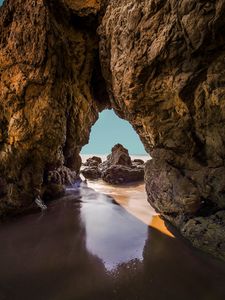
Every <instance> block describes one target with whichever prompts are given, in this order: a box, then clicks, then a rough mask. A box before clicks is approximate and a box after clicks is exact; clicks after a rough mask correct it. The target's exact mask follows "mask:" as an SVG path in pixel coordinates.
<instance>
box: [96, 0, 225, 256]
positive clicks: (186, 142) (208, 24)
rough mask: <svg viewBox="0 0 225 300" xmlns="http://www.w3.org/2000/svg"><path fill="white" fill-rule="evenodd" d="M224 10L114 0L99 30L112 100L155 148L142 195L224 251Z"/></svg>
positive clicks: (221, 6)
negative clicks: (145, 192)
mask: <svg viewBox="0 0 225 300" xmlns="http://www.w3.org/2000/svg"><path fill="white" fill-rule="evenodd" d="M224 17H225V1H224V0H217V1H192V0H191V1H190V0H188V1H187V0H182V1H176V0H162V1H158V0H142V1H136V0H125V1H119V0H111V1H110V3H109V5H108V6H107V10H106V13H105V16H104V18H103V21H102V24H101V26H100V27H99V30H98V32H99V34H100V57H101V62H102V68H103V74H104V77H105V79H106V82H107V87H108V90H109V93H110V98H111V101H112V103H113V107H114V109H115V110H116V112H117V113H118V115H119V116H121V117H122V118H125V119H127V120H129V121H130V123H131V124H132V125H133V127H134V128H135V129H136V131H137V132H138V133H139V135H140V137H141V139H142V141H143V143H144V145H145V148H146V150H147V151H148V152H149V153H151V156H152V157H153V159H152V161H150V162H149V163H148V164H147V167H146V174H145V180H146V189H147V193H148V199H149V202H150V203H151V204H152V205H153V206H154V207H155V208H156V209H157V211H158V212H160V213H161V214H162V215H163V216H164V217H165V218H166V219H167V220H169V221H170V222H172V223H173V224H174V225H175V226H177V227H178V228H180V229H181V231H182V233H183V235H184V236H186V237H187V238H189V239H190V240H191V241H192V242H193V243H194V244H195V245H197V246H199V247H201V248H204V249H205V250H207V251H209V252H211V253H214V254H215V253H216V255H218V256H220V257H223V258H225V228H224V224H225V219H224V218H225V211H224V209H225V168H224V158H225V151H224V150H225V147H224V145H225V127H224V121H225V110H224V105H225V81H224V78H225V71H224V70H225V35H224V30H225V26H224V25H225V18H224Z"/></svg>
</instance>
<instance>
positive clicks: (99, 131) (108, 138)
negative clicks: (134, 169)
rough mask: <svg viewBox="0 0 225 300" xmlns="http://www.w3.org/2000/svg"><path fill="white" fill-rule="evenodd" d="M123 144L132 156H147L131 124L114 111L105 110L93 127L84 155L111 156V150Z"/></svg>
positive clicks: (83, 151)
mask: <svg viewBox="0 0 225 300" xmlns="http://www.w3.org/2000/svg"><path fill="white" fill-rule="evenodd" d="M117 143H120V144H123V145H124V147H126V148H127V149H128V150H129V153H130V154H146V152H145V150H144V147H143V145H142V143H141V141H140V139H139V136H138V135H137V133H136V132H135V131H134V129H133V127H132V126H131V125H130V124H129V122H127V121H125V120H122V119H120V118H119V117H118V116H117V115H116V114H115V113H114V112H113V111H112V110H104V111H103V112H102V113H100V115H99V119H98V121H97V122H96V123H95V125H94V126H93V127H92V130H91V135H90V140H89V144H88V145H86V146H84V147H83V149H82V152H81V153H82V154H109V153H110V151H111V148H112V147H113V146H114V145H115V144H117Z"/></svg>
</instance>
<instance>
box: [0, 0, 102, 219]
mask: <svg viewBox="0 0 225 300" xmlns="http://www.w3.org/2000/svg"><path fill="white" fill-rule="evenodd" d="M70 2H71V1H44V0H37V1H31V0H25V1H23V3H21V1H15V0H8V1H5V3H4V5H3V7H2V8H1V10H0V13H1V14H0V68H1V80H0V90H1V94H0V124H1V126H0V171H1V178H2V179H1V186H2V189H1V191H2V195H1V196H3V197H2V199H1V201H0V214H4V213H5V212H8V211H9V210H10V209H12V210H14V209H17V208H19V209H21V208H22V207H23V206H26V205H27V204H28V203H30V202H32V201H33V200H34V199H35V197H37V196H38V195H40V194H41V195H42V194H43V192H44V189H43V185H44V184H45V182H44V180H45V177H46V176H47V175H46V174H47V173H48V171H52V170H54V169H55V168H57V167H60V166H62V165H63V164H64V165H65V166H67V167H69V168H70V169H72V170H75V171H78V170H79V167H80V157H79V152H80V149H81V147H82V146H83V145H84V144H85V143H87V142H88V137H89V132H90V128H91V126H92V124H93V123H94V122H95V121H96V119H97V117H98V111H99V107H102V106H104V104H102V103H100V102H99V103H98V99H96V98H95V100H96V101H94V96H93V95H94V94H96V93H95V90H94V88H93V87H91V82H92V81H93V76H95V78H98V77H99V75H98V69H99V67H98V60H97V59H96V57H98V55H97V53H98V52H97V51H98V40H97V36H96V33H95V32H96V26H97V24H96V16H95V14H96V12H97V11H98V9H99V3H98V2H97V1H86V2H85V5H84V10H83V11H82V12H81V11H80V10H81V8H80V6H81V2H83V1H75V3H74V5H73V6H71V7H70ZM72 2H73V1H72ZM95 2H96V6H95ZM67 3H68V5H67ZM75 4H76V5H75ZM77 11H78V12H79V14H78V13H76V12H77ZM89 14H90V17H89ZM95 78H94V80H95V81H96V79H95ZM98 82H99V80H98ZM98 82H96V87H97V88H98Z"/></svg>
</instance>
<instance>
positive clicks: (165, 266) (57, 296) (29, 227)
mask: <svg viewBox="0 0 225 300" xmlns="http://www.w3.org/2000/svg"><path fill="white" fill-rule="evenodd" d="M91 212H92V213H91ZM0 240H1V248H0V266H1V268H0V299H1V300H3V299H9V300H14V299H15V300H20V299H23V300H26V299H29V300H30V299H32V300H33V299H34V300H36V299H38V300H40V299H43V300H92V299H97V300H106V299H107V300H108V299H109V300H111V299H112V300H113V299H115V300H122V299H123V300H128V299H129V300H134V299H138V300H148V299H159V300H164V299H173V300H176V299H179V300H180V299H182V300H183V299H184V300H186V299H188V300H190V299H196V300H197V299H198V300H220V299H221V300H222V299H224V295H225V286H224V279H225V266H224V264H223V263H222V262H220V261H216V260H214V259H212V258H211V257H208V256H205V255H203V254H202V253H200V252H198V251H196V250H194V249H192V248H189V246H187V245H186V244H185V243H184V242H183V241H182V240H180V239H177V238H171V237H170V236H168V235H166V234H163V233H162V232H160V231H158V230H156V229H155V228H152V227H149V226H147V225H146V224H145V223H144V222H142V221H141V220H139V219H137V218H136V217H135V216H133V215H131V214H130V213H128V212H127V211H126V210H125V209H124V208H123V207H121V206H119V205H118V204H117V203H115V202H114V201H113V200H112V199H111V198H109V197H106V196H104V195H99V194H96V193H95V192H94V191H93V190H91V189H87V188H82V189H79V190H76V191H75V190H70V191H68V195H67V196H66V197H64V198H61V199H59V200H58V201H54V202H52V203H50V205H49V208H48V210H47V211H45V212H43V213H36V214H33V215H27V216H23V217H18V218H15V219H14V220H13V221H12V220H11V221H10V222H8V223H4V224H1V226H0Z"/></svg>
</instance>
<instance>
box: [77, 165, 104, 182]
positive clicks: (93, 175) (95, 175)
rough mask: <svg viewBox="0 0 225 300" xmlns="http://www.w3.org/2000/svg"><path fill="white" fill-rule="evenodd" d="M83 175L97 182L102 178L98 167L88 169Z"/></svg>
mask: <svg viewBox="0 0 225 300" xmlns="http://www.w3.org/2000/svg"><path fill="white" fill-rule="evenodd" d="M81 173H82V174H83V176H84V177H85V178H86V179H92V180H95V179H99V178H101V172H100V171H99V168H98V167H96V166H90V167H86V168H85V169H83V170H82V171H81Z"/></svg>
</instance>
